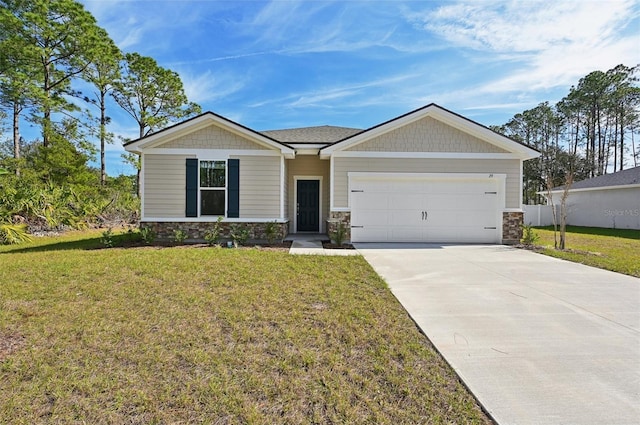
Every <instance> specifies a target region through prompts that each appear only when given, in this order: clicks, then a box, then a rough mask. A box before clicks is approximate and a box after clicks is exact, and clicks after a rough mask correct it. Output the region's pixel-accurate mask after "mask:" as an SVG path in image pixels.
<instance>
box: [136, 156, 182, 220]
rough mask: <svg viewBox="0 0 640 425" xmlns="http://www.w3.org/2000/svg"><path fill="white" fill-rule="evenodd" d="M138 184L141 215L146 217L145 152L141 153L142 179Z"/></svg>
mask: <svg viewBox="0 0 640 425" xmlns="http://www.w3.org/2000/svg"><path fill="white" fill-rule="evenodd" d="M185 174H186V171H185ZM185 180H186V175H185ZM138 184H139V185H140V187H139V188H138V192H139V193H140V217H144V192H145V190H144V154H140V181H139V182H138Z"/></svg>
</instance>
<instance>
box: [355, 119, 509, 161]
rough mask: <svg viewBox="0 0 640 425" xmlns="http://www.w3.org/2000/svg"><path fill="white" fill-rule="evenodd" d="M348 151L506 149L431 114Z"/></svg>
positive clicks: (467, 150)
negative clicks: (439, 119) (434, 117)
mask: <svg viewBox="0 0 640 425" xmlns="http://www.w3.org/2000/svg"><path fill="white" fill-rule="evenodd" d="M347 151H370V152H465V153H468V152H474V153H504V152H506V151H505V150H503V149H500V148H498V147H497V146H494V145H492V144H490V143H487V142H485V141H483V140H480V139H478V138H476V137H473V136H471V135H469V134H467V133H464V132H462V131H460V130H458V129H456V128H453V127H451V126H449V125H447V124H444V123H442V122H440V121H438V120H435V119H433V118H431V117H426V118H423V119H421V120H418V121H415V122H412V123H409V124H407V125H405V126H403V127H401V128H398V129H396V130H393V131H390V132H388V133H385V134H383V135H380V136H378V137H375V138H373V139H371V140H368V141H366V142H363V143H360V144H358V145H356V146H353V147H351V148H349V149H347Z"/></svg>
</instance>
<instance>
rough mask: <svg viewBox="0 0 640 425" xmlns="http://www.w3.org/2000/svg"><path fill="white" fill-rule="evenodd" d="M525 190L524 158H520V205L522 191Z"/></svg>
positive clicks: (520, 203)
mask: <svg viewBox="0 0 640 425" xmlns="http://www.w3.org/2000/svg"><path fill="white" fill-rule="evenodd" d="M523 191H524V160H523V159H521V160H520V202H519V203H518V205H522V192H523Z"/></svg>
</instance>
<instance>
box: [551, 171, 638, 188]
mask: <svg viewBox="0 0 640 425" xmlns="http://www.w3.org/2000/svg"><path fill="white" fill-rule="evenodd" d="M621 186H640V166H638V167H634V168H629V169H626V170H622V171H618V172H615V173H612V174H603V175H601V176H597V177H592V178H590V179H586V180H581V181H579V182H575V183H573V184H572V185H571V188H570V189H569V191H572V190H580V189H592V190H595V189H605V188H612V187H618V188H619V187H621ZM563 189H564V186H558V187H554V188H553V189H552V191H554V192H557V191H560V190H563Z"/></svg>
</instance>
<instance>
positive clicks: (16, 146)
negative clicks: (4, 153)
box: [13, 102, 20, 177]
mask: <svg viewBox="0 0 640 425" xmlns="http://www.w3.org/2000/svg"><path fill="white" fill-rule="evenodd" d="M13 157H14V158H15V159H20V105H18V102H14V103H13ZM16 176H18V177H19V176H20V167H18V165H17V161H16Z"/></svg>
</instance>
